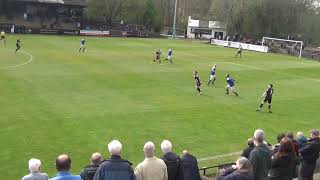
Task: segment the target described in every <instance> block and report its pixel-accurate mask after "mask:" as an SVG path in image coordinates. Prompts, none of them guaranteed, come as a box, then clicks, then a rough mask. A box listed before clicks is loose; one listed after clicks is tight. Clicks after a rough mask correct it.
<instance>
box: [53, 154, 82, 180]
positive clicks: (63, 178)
mask: <svg viewBox="0 0 320 180" xmlns="http://www.w3.org/2000/svg"><path fill="white" fill-rule="evenodd" d="M70 167H71V159H70V157H69V156H68V155H66V154H62V155H60V156H58V157H57V159H56V168H57V171H58V173H57V175H56V177H54V178H51V179H50V180H81V177H80V176H79V175H72V174H71V173H70Z"/></svg>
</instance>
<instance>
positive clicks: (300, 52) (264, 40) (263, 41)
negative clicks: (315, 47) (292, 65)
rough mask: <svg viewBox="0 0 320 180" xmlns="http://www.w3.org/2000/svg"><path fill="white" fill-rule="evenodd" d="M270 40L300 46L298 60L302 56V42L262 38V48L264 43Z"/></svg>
mask: <svg viewBox="0 0 320 180" xmlns="http://www.w3.org/2000/svg"><path fill="white" fill-rule="evenodd" d="M268 40H271V41H272V42H274V41H280V42H287V43H294V45H298V44H300V49H299V59H301V56H302V48H303V42H302V41H295V40H288V39H278V38H271V37H263V38H262V46H263V45H264V44H265V43H266V41H268Z"/></svg>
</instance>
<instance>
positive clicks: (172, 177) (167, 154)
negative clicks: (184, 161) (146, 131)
mask: <svg viewBox="0 0 320 180" xmlns="http://www.w3.org/2000/svg"><path fill="white" fill-rule="evenodd" d="M161 150H162V152H163V153H164V155H163V156H162V158H161V159H162V160H163V161H164V162H165V163H166V166H167V171H168V180H180V179H182V177H183V173H182V172H181V160H180V157H179V156H177V155H176V154H175V153H173V152H172V144H171V142H170V141H168V140H164V141H162V143H161Z"/></svg>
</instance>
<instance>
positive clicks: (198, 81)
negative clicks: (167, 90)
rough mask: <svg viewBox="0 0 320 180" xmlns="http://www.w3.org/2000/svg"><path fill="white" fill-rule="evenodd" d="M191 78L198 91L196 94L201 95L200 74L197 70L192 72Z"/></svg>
mask: <svg viewBox="0 0 320 180" xmlns="http://www.w3.org/2000/svg"><path fill="white" fill-rule="evenodd" d="M193 78H194V83H195V87H196V89H197V91H198V94H199V95H201V89H200V87H201V81H200V76H199V74H198V72H197V71H194V72H193Z"/></svg>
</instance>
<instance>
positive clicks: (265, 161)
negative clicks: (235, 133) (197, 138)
mask: <svg viewBox="0 0 320 180" xmlns="http://www.w3.org/2000/svg"><path fill="white" fill-rule="evenodd" d="M277 141H278V144H276V145H275V146H272V145H271V144H269V143H267V141H266V138H265V133H264V131H263V130H261V129H258V130H256V131H255V132H254V136H253V138H250V139H248V147H247V148H245V149H244V150H243V153H242V155H241V157H240V158H239V159H238V160H237V161H236V162H235V163H234V164H233V165H232V166H230V167H228V168H225V169H223V170H222V171H221V172H220V174H219V175H218V176H217V180H267V179H270V180H291V179H293V178H295V177H298V179H299V180H313V173H314V171H315V166H316V162H317V159H318V158H319V153H320V140H319V131H318V130H311V131H310V138H309V139H307V138H306V137H305V136H304V135H303V133H301V132H298V133H297V139H294V134H293V133H292V132H288V133H286V134H283V133H281V134H279V135H278V136H277ZM161 150H162V152H163V156H162V157H161V158H157V157H156V156H155V145H154V143H153V142H151V141H149V142H146V143H145V145H144V147H143V152H144V156H145V159H144V160H143V161H142V162H141V163H139V164H138V165H137V166H136V167H135V168H133V164H132V163H131V162H129V161H128V160H126V159H123V158H122V156H121V152H122V144H121V143H120V142H119V141H118V140H112V141H111V142H110V143H109V144H108V151H109V153H110V158H108V159H105V160H103V159H102V155H101V154H100V153H98V152H97V153H93V154H92V156H91V158H90V164H89V165H87V166H85V167H84V168H83V169H82V171H81V172H80V175H72V174H71V173H70V168H71V158H70V157H69V156H68V155H66V154H62V155H59V156H58V157H57V159H56V163H55V164H56V170H57V174H56V176H55V177H53V178H51V179H50V180H201V177H200V174H199V168H198V162H197V158H196V157H194V156H193V155H191V154H190V153H189V152H188V151H187V150H184V151H183V152H182V156H181V157H179V156H178V155H177V154H175V153H174V152H173V151H172V144H171V142H170V141H168V140H164V141H163V142H162V143H161ZM40 167H41V161H40V160H38V159H34V158H33V159H30V160H29V170H30V174H28V175H26V176H24V177H23V178H22V180H48V179H49V178H48V175H47V174H45V173H41V171H40Z"/></svg>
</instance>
